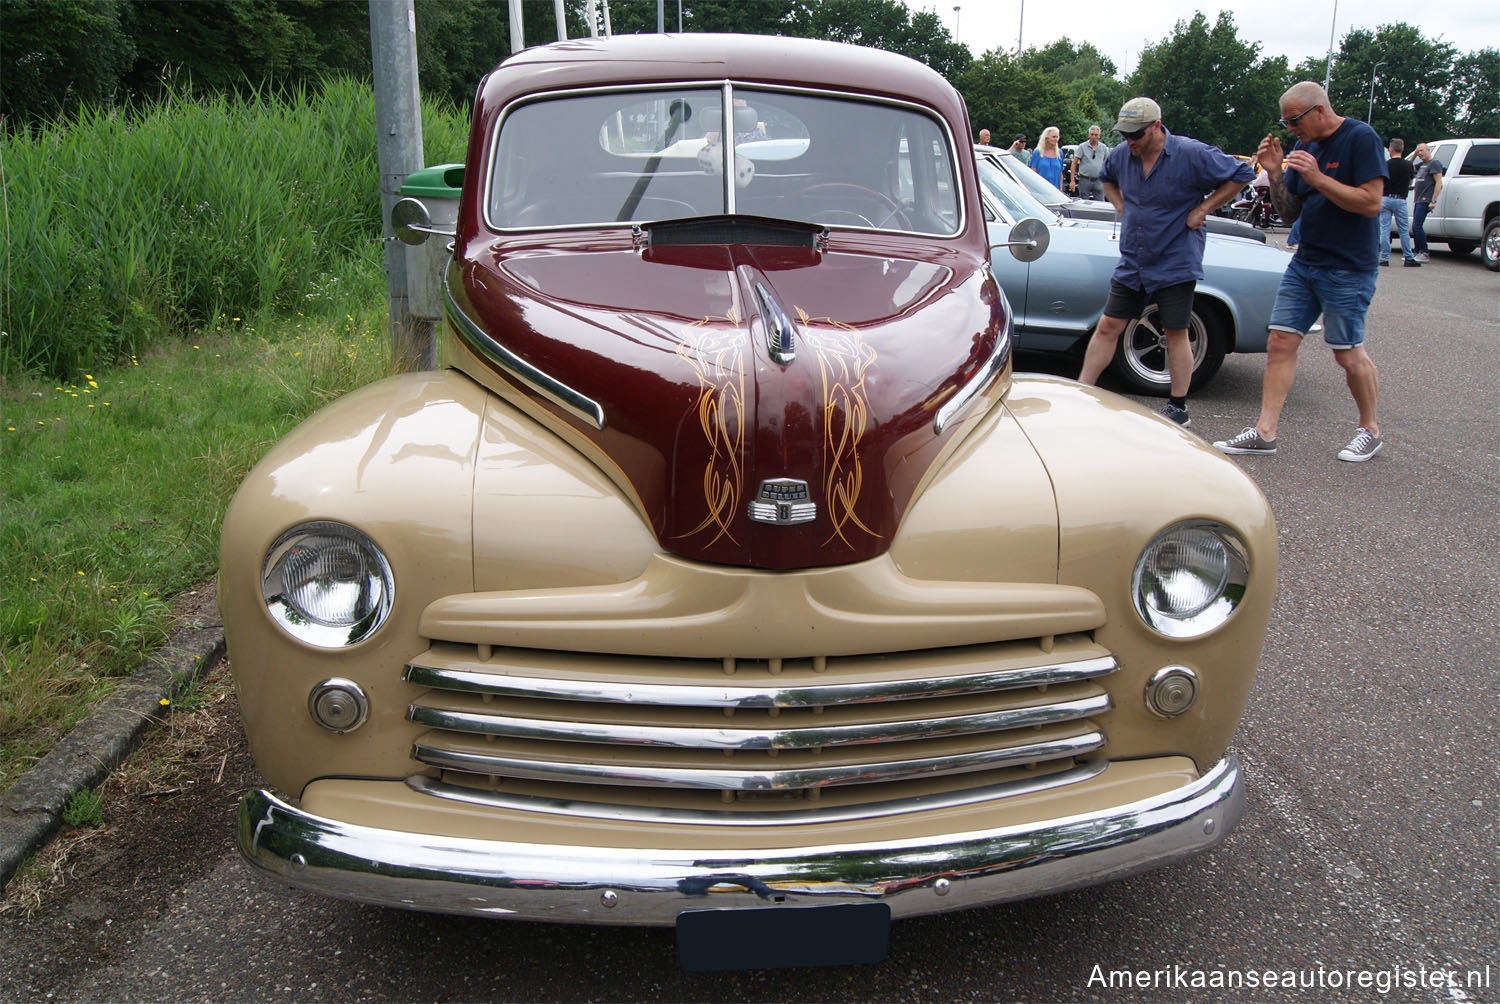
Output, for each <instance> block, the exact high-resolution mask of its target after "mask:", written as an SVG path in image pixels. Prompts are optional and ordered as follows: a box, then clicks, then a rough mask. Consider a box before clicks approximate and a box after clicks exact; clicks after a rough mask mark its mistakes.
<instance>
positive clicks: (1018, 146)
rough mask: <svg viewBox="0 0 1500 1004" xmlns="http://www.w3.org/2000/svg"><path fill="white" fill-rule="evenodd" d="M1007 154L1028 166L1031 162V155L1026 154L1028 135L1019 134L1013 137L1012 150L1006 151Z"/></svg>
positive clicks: (1011, 141)
mask: <svg viewBox="0 0 1500 1004" xmlns="http://www.w3.org/2000/svg"><path fill="white" fill-rule="evenodd" d="M1006 153H1009V154H1010V155H1011V156H1012V157H1014V158H1016V160H1018V161H1020V162H1021V163H1022V164H1026V163H1027V162H1028V161H1029V160H1030V158H1031V155H1030V154H1029V153H1027V152H1026V134H1025V133H1024V132H1018V133H1016V134H1015V135H1014V136H1012V137H1011V140H1010V148H1009V149H1008V150H1006Z"/></svg>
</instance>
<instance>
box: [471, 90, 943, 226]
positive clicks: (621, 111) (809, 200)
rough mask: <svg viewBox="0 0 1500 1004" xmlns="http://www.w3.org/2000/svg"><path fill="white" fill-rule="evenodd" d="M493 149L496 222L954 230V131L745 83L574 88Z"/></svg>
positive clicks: (515, 119)
mask: <svg viewBox="0 0 1500 1004" xmlns="http://www.w3.org/2000/svg"><path fill="white" fill-rule="evenodd" d="M726 98H727V100H728V107H729V109H730V114H729V115H728V116H727V117H726V115H725V113H724V109H725V102H726ZM726 132H732V134H733V136H734V140H733V142H732V143H729V144H726V143H725V142H724V135H725V133H726ZM494 149H495V153H494V157H493V158H492V163H493V168H492V171H491V175H490V179H489V193H488V199H487V217H488V221H489V223H490V224H491V225H492V226H493V227H495V228H496V229H519V228H528V229H529V228H537V227H571V226H599V225H609V224H622V225H623V224H631V223H649V222H653V221H656V220H669V219H690V218H693V217H699V216H719V215H724V214H727V213H735V214H741V215H752V216H765V217H771V218H775V219H786V220H796V221H800V222H806V223H817V224H822V225H824V226H829V227H848V228H858V229H874V230H894V231H902V232H909V233H923V234H936V235H944V236H946V235H951V234H955V233H957V232H958V228H959V226H960V217H961V213H960V210H959V206H960V203H959V198H958V183H957V178H956V171H955V169H954V158H953V148H952V145H951V143H950V141H949V137H948V134H947V131H946V130H945V129H944V128H943V126H942V124H941V122H940V121H939V120H937V119H936V118H934V117H932V116H930V115H927V114H925V113H923V112H920V111H918V110H916V109H913V108H910V107H907V106H905V105H894V104H888V103H884V102H876V101H858V100H853V99H845V98H836V97H829V96H826V95H813V94H802V93H796V92H783V91H770V90H758V89H754V88H747V87H734V88H731V87H698V88H673V89H660V90H642V91H635V92H619V91H611V92H607V93H590V94H579V95H568V96H562V97H553V98H547V99H543V100H539V101H532V102H530V103H527V104H524V105H521V106H519V107H516V108H514V109H512V110H510V111H509V112H508V113H507V114H506V115H505V117H504V118H503V119H502V121H501V125H500V130H499V135H498V136H497V138H496V141H495V148H494Z"/></svg>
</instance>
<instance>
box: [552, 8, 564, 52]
mask: <svg viewBox="0 0 1500 1004" xmlns="http://www.w3.org/2000/svg"><path fill="white" fill-rule="evenodd" d="M552 13H553V15H554V16H555V17H556V18H557V40H558V41H559V42H565V41H567V39H568V19H567V18H566V17H564V16H563V0H552Z"/></svg>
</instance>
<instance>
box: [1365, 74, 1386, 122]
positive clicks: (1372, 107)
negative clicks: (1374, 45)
mask: <svg viewBox="0 0 1500 1004" xmlns="http://www.w3.org/2000/svg"><path fill="white" fill-rule="evenodd" d="M1384 65H1385V60H1383V59H1382V60H1381V61H1380V62H1378V63H1376V64H1375V65H1374V66H1372V67H1370V107H1368V108H1366V109H1365V122H1366V124H1368V123H1369V121H1370V116H1372V115H1374V114H1375V71H1376V70H1378V69H1380V68H1381V67H1382V66H1384Z"/></svg>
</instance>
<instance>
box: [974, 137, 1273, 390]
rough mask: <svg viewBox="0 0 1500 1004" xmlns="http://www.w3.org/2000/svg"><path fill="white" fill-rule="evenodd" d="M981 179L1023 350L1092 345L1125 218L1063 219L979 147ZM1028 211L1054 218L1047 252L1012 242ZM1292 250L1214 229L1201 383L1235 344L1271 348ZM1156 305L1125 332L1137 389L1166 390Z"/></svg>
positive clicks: (1197, 368)
mask: <svg viewBox="0 0 1500 1004" xmlns="http://www.w3.org/2000/svg"><path fill="white" fill-rule="evenodd" d="M977 159H978V164H979V180H980V184H981V186H982V187H983V189H984V204H985V212H986V214H987V216H988V218H989V235H990V245H991V247H992V250H991V253H990V263H991V267H992V268H993V269H994V272H995V278H996V279H998V280H999V282H1000V286H1001V288H1003V289H1004V290H1005V295H1006V298H1007V299H1009V300H1010V303H1011V307H1012V308H1014V310H1015V317H1016V348H1018V349H1020V350H1021V351H1023V352H1046V353H1056V354H1064V355H1077V356H1080V357H1081V355H1082V352H1083V348H1084V346H1085V345H1086V344H1087V342H1088V337H1089V334H1090V333H1091V332H1092V331H1093V329H1094V325H1095V324H1096V323H1098V321H1099V318H1100V316H1101V315H1102V314H1103V313H1104V301H1105V299H1106V297H1107V296H1108V294H1109V277H1110V273H1111V272H1113V271H1114V268H1115V265H1116V264H1117V263H1118V262H1119V258H1120V252H1119V235H1118V232H1117V225H1116V224H1114V223H1108V222H1103V221H1091V220H1077V219H1063V218H1062V217H1059V216H1058V215H1057V214H1055V213H1053V212H1052V211H1051V210H1049V209H1048V208H1047V207H1046V206H1044V205H1042V204H1041V202H1039V201H1038V200H1037V199H1035V198H1033V197H1032V195H1031V193H1030V192H1029V191H1027V190H1026V188H1025V187H1024V186H1022V185H1021V184H1020V183H1018V182H1017V181H1016V180H1015V179H1014V178H1013V177H1012V176H1011V175H1010V174H1009V173H1007V172H1005V171H1003V170H1001V168H1000V167H999V166H997V165H996V164H993V163H991V162H990V161H989V160H987V159H986V158H984V157H979V158H977ZM1027 217H1035V218H1038V219H1040V220H1042V221H1043V222H1044V223H1045V224H1046V225H1047V230H1048V236H1049V241H1048V248H1047V252H1046V254H1044V255H1042V256H1041V257H1040V258H1037V259H1036V260H1034V261H1031V262H1025V261H1021V260H1018V259H1017V258H1016V257H1014V256H1013V255H1012V254H1011V253H1010V251H1009V249H1008V248H1006V247H1005V246H1004V244H1005V242H1006V241H1007V240H1009V239H1010V234H1011V228H1012V227H1014V226H1015V225H1016V224H1017V223H1019V222H1020V221H1021V220H1023V219H1026V218H1027ZM1291 260H1292V256H1291V254H1290V253H1289V252H1287V251H1283V250H1282V249H1280V248H1277V247H1274V246H1272V245H1269V244H1262V243H1260V242H1258V241H1255V240H1249V239H1246V238H1242V237H1231V236H1227V235H1223V234H1216V233H1210V234H1209V235H1208V244H1207V248H1206V249H1205V251H1204V254H1203V278H1202V279H1200V280H1199V281H1198V287H1197V293H1196V296H1195V297H1194V301H1193V315H1192V319H1191V320H1190V321H1189V327H1188V338H1189V340H1190V341H1191V343H1192V347H1193V388H1194V389H1195V390H1196V389H1197V388H1199V387H1201V386H1203V385H1204V384H1205V383H1207V382H1208V380H1209V379H1210V378H1211V377H1212V376H1213V375H1214V374H1215V373H1217V372H1218V370H1219V367H1220V365H1222V364H1223V362H1224V356H1225V355H1227V354H1228V353H1230V352H1264V351H1265V350H1266V324H1267V323H1268V322H1269V320H1270V317H1271V306H1272V304H1273V303H1274V302H1275V300H1276V287H1277V286H1278V285H1279V284H1280V282H1281V274H1282V273H1283V272H1284V271H1286V266H1287V263H1288V262H1290V261H1291ZM1156 316H1157V311H1156V305H1155V304H1152V305H1151V306H1149V307H1147V308H1146V312H1145V313H1144V314H1142V315H1141V316H1140V317H1139V318H1138V319H1136V320H1135V321H1133V322H1131V324H1130V326H1129V327H1127V328H1126V329H1125V332H1124V334H1122V335H1121V336H1120V346H1119V349H1118V350H1117V351H1116V353H1115V359H1114V363H1113V366H1112V367H1111V369H1112V370H1113V372H1114V374H1115V375H1116V376H1117V377H1118V378H1119V379H1120V381H1121V382H1122V383H1124V384H1125V385H1126V386H1127V387H1128V388H1129V389H1130V390H1131V391H1133V392H1136V393H1141V394H1162V395H1164V394H1166V392H1167V389H1168V386H1169V384H1170V382H1171V379H1170V376H1169V374H1168V373H1167V357H1166V343H1165V340H1164V339H1163V336H1162V332H1161V328H1160V326H1159V325H1158V323H1157V320H1156Z"/></svg>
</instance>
